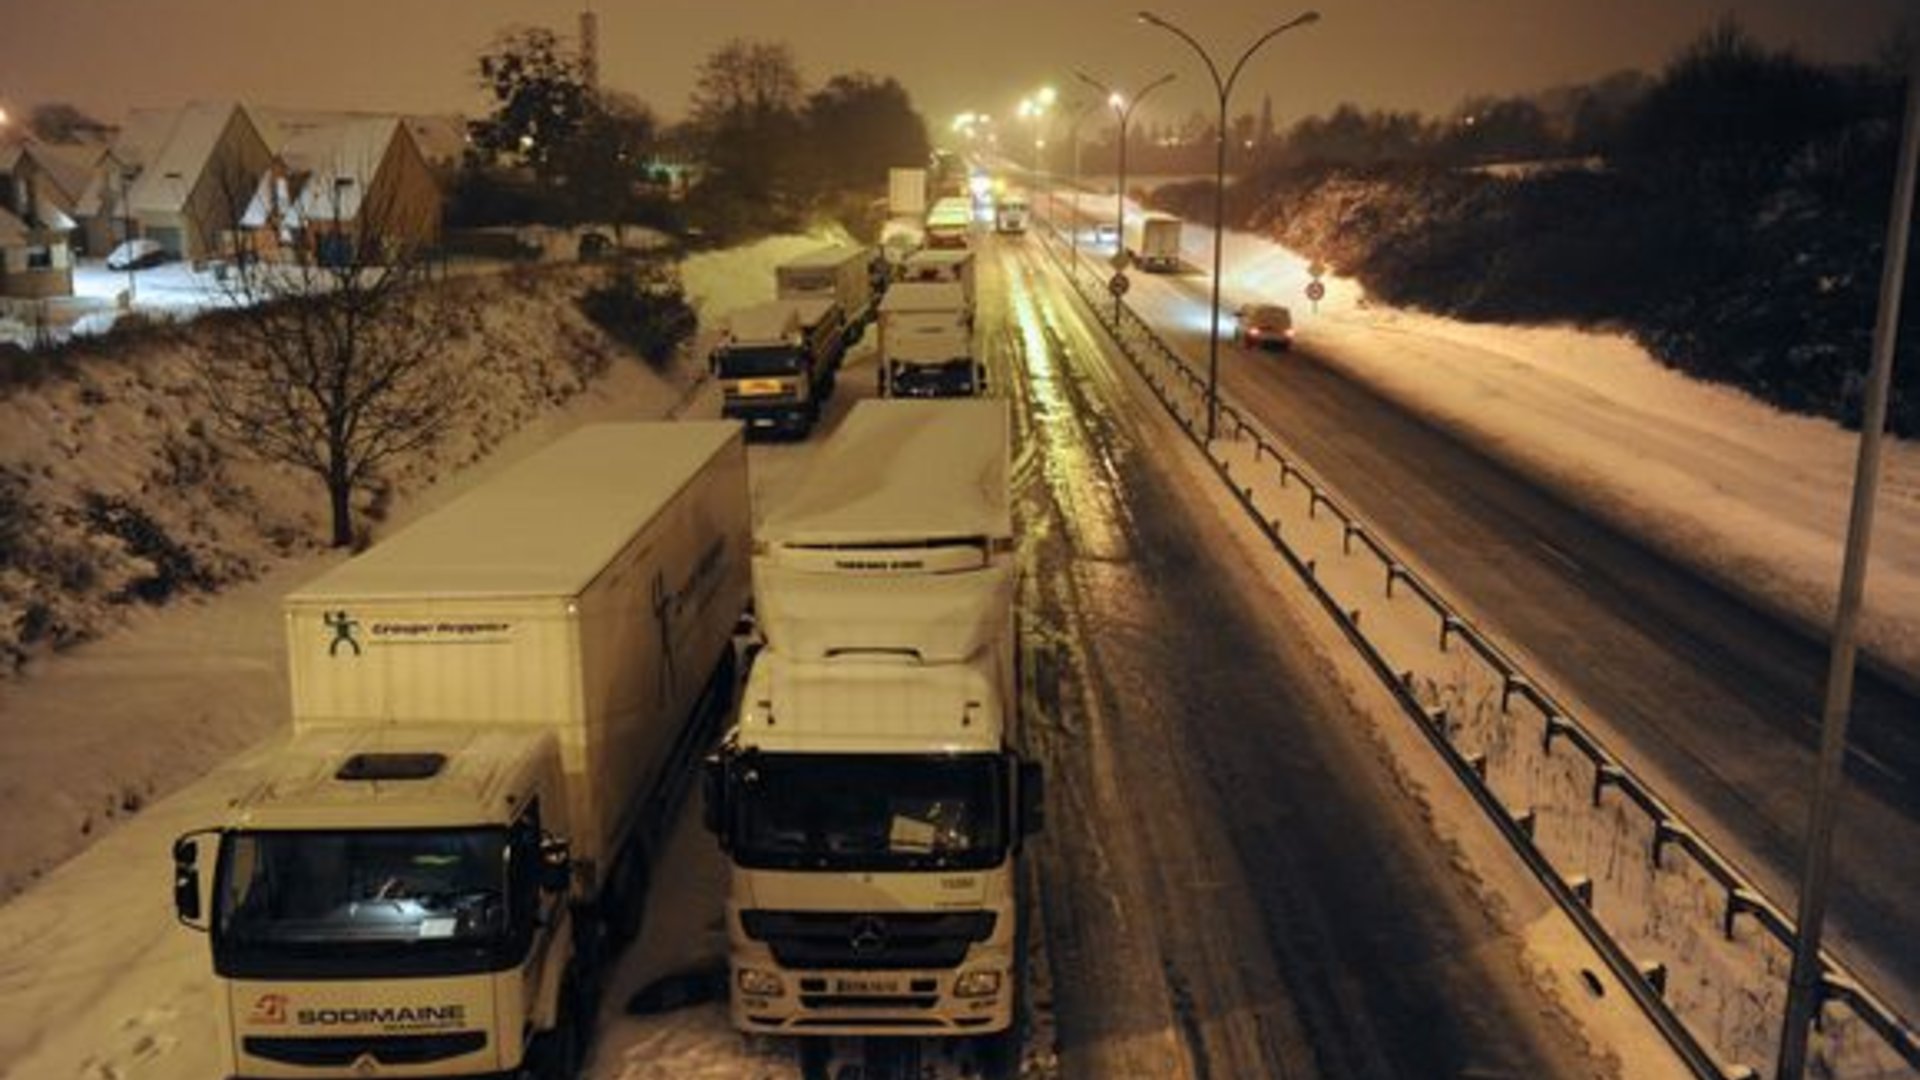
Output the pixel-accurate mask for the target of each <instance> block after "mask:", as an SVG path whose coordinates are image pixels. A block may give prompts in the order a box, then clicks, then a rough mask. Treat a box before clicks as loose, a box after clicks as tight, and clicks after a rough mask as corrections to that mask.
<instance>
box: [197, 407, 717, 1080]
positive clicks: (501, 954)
mask: <svg viewBox="0 0 1920 1080" xmlns="http://www.w3.org/2000/svg"><path fill="white" fill-rule="evenodd" d="M746 468H747V467H746V456H745V452H744V449H743V447H742V445H741V438H740V431H739V427H738V425H736V424H731V423H720V422H711V421H709V422H702V423H693V422H689V423H678V424H606V425H595V426H591V427H587V428H584V429H581V430H579V431H577V432H574V433H572V434H570V435H568V436H566V437H564V438H562V439H561V440H559V441H557V442H556V443H554V444H553V445H551V446H549V447H547V448H545V449H544V450H542V451H540V452H539V453H537V454H535V455H534V456H533V457H531V458H529V459H528V460H526V461H524V462H522V463H520V464H518V465H516V466H514V467H512V468H511V469H509V470H507V471H506V472H504V473H502V474H501V475H500V476H498V477H496V478H493V479H490V480H488V481H487V482H485V483H484V484H483V485H482V486H480V487H477V488H475V489H473V490H472V491H470V492H468V493H467V494H465V495H464V496H462V497H460V498H459V499H457V500H456V501H454V502H452V503H450V504H448V505H447V506H446V507H444V508H442V509H440V510H438V511H436V512H434V513H432V514H430V515H429V516H427V517H425V518H423V519H421V520H420V521H418V522H416V523H415V524H413V525H411V526H409V527H408V528H406V529H404V530H402V531H401V532H399V533H397V534H395V535H394V536H393V537H392V538H391V539H389V540H386V541H383V542H381V543H379V544H377V545H375V546H374V547H373V548H371V549H370V550H369V551H367V552H366V553H364V554H362V555H359V556H357V557H355V558H353V559H350V560H348V561H346V562H345V563H342V564H340V565H339V566H337V567H335V568H334V569H332V570H330V571H328V572H327V573H325V574H323V575H322V576H321V577H319V578H318V579H316V580H314V581H313V582H312V583H310V584H308V585H306V586H305V587H303V588H300V589H298V590H296V591H295V592H294V593H292V594H291V595H290V596H288V597H287V598H286V601H285V617H286V629H287V650H288V659H289V670H290V674H291V681H292V707H293V718H292V719H293V723H292V733H291V734H290V736H289V737H288V738H287V740H286V741H285V743H284V744H282V745H280V746H279V747H277V748H276V749H275V751H274V752H273V753H272V755H271V757H270V758H269V759H267V760H266V762H265V763H264V764H263V765H262V766H260V771H259V772H258V773H257V774H256V775H253V776H250V777H247V778H246V781H245V783H244V785H243V786H241V787H240V788H238V790H237V794H236V795H235V797H234V798H233V799H232V801H231V803H230V804H229V808H228V810H227V812H226V813H225V815H224V819H223V820H220V821H218V822H212V823H209V824H208V826H207V827H205V828H202V829H199V830H196V831H195V832H191V833H188V834H186V835H184V836H182V837H181V838H180V839H179V840H178V841H176V843H175V845H174V866H175V870H174V898H175V904H176V907H177V909H178V913H179V916H180V918H181V920H182V921H183V922H185V923H187V924H188V925H190V926H193V927H195V928H197V929H201V930H204V931H207V933H208V937H209V941H210V944H211V954H212V966H213V975H214V995H213V1001H212V1004H213V1010H214V1013H215V1015H216V1017H217V1018H218V1025H219V1034H218V1039H219V1048H220V1053H221V1056H222V1058H223V1062H224V1068H223V1072H222V1075H226V1076H229V1077H248V1078H257V1077H258V1078H264V1077H275V1078H279V1077H301V1078H321V1077H329V1078H331V1077H340V1078H348V1077H353V1078H357V1077H367V1076H380V1077H428V1076H432V1077H439V1076H463V1077H471V1076H480V1075H484V1076H497V1077H539V1078H548V1077H565V1076H571V1075H572V1074H573V1071H574V1068H575V1064H576V1063H577V1054H578V1051H579V1049H580V1048H581V1046H582V1045H583V1043H584V1040H585V1037H586V1030H587V1028H588V1027H589V1026H590V1023H591V1019H592V1015H593V1014H592V1009H593V999H594V997H595V992H596V987H597V984H598V981H599V975H600V974H601V969H602V965H603V963H604V961H605V960H607V959H609V958H610V956H611V953H612V951H614V950H615V949H617V947H618V945H619V944H620V943H623V942H624V941H625V940H627V939H629V938H631V936H632V935H633V934H634V933H635V932H636V931H637V929H638V924H639V920H640V915H641V910H642V904H643V901H644V895H645V892H646V883H647V878H648V857H649V855H650V854H652V853H653V852H655V851H656V850H658V845H659V844H660V843H661V842H662V840H663V839H664V831H665V829H666V828H667V827H668V825H669V823H670V821H671V820H672V816H673V815H672V810H673V807H674V805H675V804H676V803H677V802H678V800H679V799H680V798H681V796H682V795H684V793H685V791H686V787H687V785H688V783H689V781H690V779H691V777H692V776H693V775H694V774H695V773H696V772H697V769H696V767H695V766H696V764H697V762H698V761H699V760H700V758H701V757H702V756H703V755H704V754H705V753H707V752H708V751H709V749H710V748H711V746H712V740H713V738H714V736H715V735H717V733H718V732H717V728H718V727H719V723H718V721H719V719H720V717H721V716H723V715H724V713H725V711H726V708H727V705H728V704H729V702H730V699H731V694H730V692H731V689H732V686H733V677H732V668H733V664H732V657H733V643H732V635H733V632H734V630H735V627H736V625H737V622H738V620H739V617H740V615H741V613H742V611H743V610H744V609H745V605H746V602H747V599H748V591H749V580H750V578H749V569H748V564H749V558H750V549H749V544H750V510H749V505H748V489H747V472H746Z"/></svg>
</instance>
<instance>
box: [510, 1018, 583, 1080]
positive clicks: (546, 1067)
mask: <svg viewBox="0 0 1920 1080" xmlns="http://www.w3.org/2000/svg"><path fill="white" fill-rule="evenodd" d="M571 1027H572V1024H571V1021H565V1022H563V1025H562V1026H561V1027H558V1028H555V1029H554V1030H552V1031H543V1032H541V1033H540V1034H538V1035H535V1036H534V1037H533V1042H532V1044H531V1045H529V1046H528V1047H527V1060H526V1062H525V1063H524V1064H522V1065H521V1066H520V1075H521V1076H522V1077H524V1078H525V1080H577V1078H578V1077H579V1075H580V1057H579V1054H578V1052H577V1050H576V1040H575V1038H574V1034H573V1032H572V1030H571Z"/></svg>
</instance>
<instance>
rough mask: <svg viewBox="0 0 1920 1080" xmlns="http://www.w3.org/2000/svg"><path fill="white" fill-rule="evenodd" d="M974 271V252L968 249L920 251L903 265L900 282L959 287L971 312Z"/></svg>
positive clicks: (909, 257)
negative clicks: (943, 283) (943, 284)
mask: <svg viewBox="0 0 1920 1080" xmlns="http://www.w3.org/2000/svg"><path fill="white" fill-rule="evenodd" d="M973 270H974V258H973V252H972V251H970V250H968V249H966V248H958V249H945V250H928V251H918V252H915V253H913V254H912V255H909V256H908V257H907V260H906V262H904V263H902V264H901V267H900V280H901V281H913V282H948V283H951V284H955V285H958V286H960V289H961V291H962V292H963V293H964V294H965V295H966V299H967V308H968V309H969V310H971V309H972V308H973V302H974V291H973Z"/></svg>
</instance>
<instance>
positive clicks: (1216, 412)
mask: <svg viewBox="0 0 1920 1080" xmlns="http://www.w3.org/2000/svg"><path fill="white" fill-rule="evenodd" d="M1139 18H1140V21H1141V22H1143V23H1146V24H1147V25H1148V26H1157V27H1159V28H1160V29H1162V30H1165V31H1166V32H1167V33H1169V34H1172V35H1174V36H1175V37H1177V38H1179V39H1180V40H1181V41H1184V42H1186V43H1187V44H1188V45H1189V46H1191V47H1192V48H1193V51H1194V52H1196V53H1198V54H1200V59H1201V61H1203V62H1204V63H1205V64H1206V65H1207V74H1209V75H1211V76H1213V88H1214V90H1215V91H1217V92H1218V93H1219V95H1220V124H1219V126H1218V127H1216V128H1214V130H1213V141H1214V149H1215V162H1214V176H1213V332H1212V334H1211V335H1209V336H1208V338H1207V441H1208V442H1212V441H1213V437H1214V433H1215V431H1216V430H1217V429H1218V427H1219V422H1220V248H1221V241H1222V239H1223V237H1222V235H1221V234H1222V232H1223V231H1224V230H1223V228H1222V221H1223V218H1224V216H1225V212H1226V203H1227V95H1229V94H1231V93H1233V83H1234V80H1235V79H1238V78H1239V77H1240V70H1241V69H1242V68H1244V67H1246V66H1247V60H1248V59H1249V58H1250V57H1252V56H1253V54H1254V52H1255V51H1256V50H1258V49H1259V48H1260V46H1262V45H1265V44H1266V43H1267V42H1269V41H1272V40H1273V39H1274V38H1275V37H1278V36H1279V35H1280V34H1283V33H1285V32H1286V31H1288V30H1291V29H1293V28H1294V27H1296V26H1305V25H1307V24H1308V23H1312V22H1318V21H1319V19H1320V13H1319V12H1317V11H1309V12H1306V13H1304V14H1301V15H1298V16H1295V17H1294V18H1293V19H1291V20H1289V21H1287V22H1284V23H1281V24H1280V25H1279V26H1276V27H1274V28H1273V29H1271V30H1269V31H1267V32H1266V33H1264V34H1262V35H1260V36H1259V37H1258V38H1256V39H1254V42H1253V44H1251V45H1249V46H1247V50H1246V51H1245V52H1243V53H1241V54H1240V59H1239V60H1237V61H1235V62H1234V65H1233V70H1232V71H1231V72H1229V73H1228V74H1227V77H1226V78H1225V79H1224V80H1223V79H1221V78H1220V69H1219V67H1217V66H1216V65H1215V64H1214V62H1213V57H1211V56H1209V55H1207V50H1205V49H1203V48H1201V47H1200V43H1199V42H1197V41H1195V40H1193V35H1191V34H1189V33H1187V32H1186V31H1185V30H1182V29H1180V28H1179V27H1177V26H1175V25H1173V24H1172V23H1170V22H1168V21H1167V20H1165V19H1163V18H1161V17H1160V16H1158V15H1155V14H1154V13H1153V12H1151V11H1143V12H1141V13H1140V15H1139Z"/></svg>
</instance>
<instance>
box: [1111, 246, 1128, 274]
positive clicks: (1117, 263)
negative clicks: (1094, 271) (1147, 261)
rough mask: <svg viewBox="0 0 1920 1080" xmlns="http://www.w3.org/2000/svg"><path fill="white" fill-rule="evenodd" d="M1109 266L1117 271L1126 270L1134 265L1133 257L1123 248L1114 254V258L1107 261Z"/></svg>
mask: <svg viewBox="0 0 1920 1080" xmlns="http://www.w3.org/2000/svg"><path fill="white" fill-rule="evenodd" d="M1107 265H1108V266H1111V267H1113V268H1114V269H1115V270H1125V269H1126V268H1127V267H1129V266H1131V265H1133V257H1132V256H1131V255H1128V254H1127V251H1126V249H1125V248H1122V249H1120V250H1119V251H1116V252H1114V253H1113V257H1112V258H1111V259H1108V260H1107Z"/></svg>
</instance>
